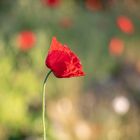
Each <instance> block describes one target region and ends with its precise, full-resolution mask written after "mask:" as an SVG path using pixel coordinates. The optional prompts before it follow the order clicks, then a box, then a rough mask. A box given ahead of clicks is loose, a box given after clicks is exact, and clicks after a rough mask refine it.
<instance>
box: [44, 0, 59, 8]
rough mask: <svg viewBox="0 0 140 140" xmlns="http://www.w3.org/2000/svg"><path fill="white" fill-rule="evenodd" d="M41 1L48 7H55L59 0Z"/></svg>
mask: <svg viewBox="0 0 140 140" xmlns="http://www.w3.org/2000/svg"><path fill="white" fill-rule="evenodd" d="M42 2H43V4H44V5H46V6H49V7H57V6H58V5H59V4H60V0H42Z"/></svg>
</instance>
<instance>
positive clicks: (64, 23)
mask: <svg viewBox="0 0 140 140" xmlns="http://www.w3.org/2000/svg"><path fill="white" fill-rule="evenodd" d="M59 24H60V26H61V27H63V28H70V27H71V26H72V25H73V22H72V19H70V18H68V17H65V18H62V19H61V20H60V23H59Z"/></svg>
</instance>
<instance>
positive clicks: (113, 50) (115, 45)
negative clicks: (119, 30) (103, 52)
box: [109, 38, 124, 56]
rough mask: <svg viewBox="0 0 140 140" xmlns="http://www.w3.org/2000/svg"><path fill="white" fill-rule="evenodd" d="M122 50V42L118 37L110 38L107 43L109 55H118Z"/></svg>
mask: <svg viewBox="0 0 140 140" xmlns="http://www.w3.org/2000/svg"><path fill="white" fill-rule="evenodd" d="M123 51H124V42H123V41H122V40H121V39H119V38H112V39H111V41H110V44H109V52H110V54H111V55H114V56H120V55H121V54H122V53H123Z"/></svg>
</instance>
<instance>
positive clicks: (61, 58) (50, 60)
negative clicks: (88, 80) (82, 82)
mask: <svg viewBox="0 0 140 140" xmlns="http://www.w3.org/2000/svg"><path fill="white" fill-rule="evenodd" d="M45 63H46V66H47V67H48V68H50V69H51V70H52V72H53V73H54V75H55V76H56V77H58V78H69V77H77V76H84V72H83V71H82V65H81V63H80V60H79V58H78V57H77V56H76V54H74V53H73V52H72V51H71V50H70V49H69V48H68V47H67V45H62V44H61V43H60V42H58V41H57V39H56V38H55V37H53V39H52V43H51V47H50V49H49V52H48V56H47V58H46V61H45Z"/></svg>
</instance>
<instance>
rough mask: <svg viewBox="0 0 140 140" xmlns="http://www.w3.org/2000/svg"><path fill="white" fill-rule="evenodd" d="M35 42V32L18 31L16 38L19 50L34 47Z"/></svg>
mask: <svg viewBox="0 0 140 140" xmlns="http://www.w3.org/2000/svg"><path fill="white" fill-rule="evenodd" d="M35 42H36V37H35V34H34V33H33V32H31V31H23V32H20V34H19V35H18V38H17V43H18V46H19V47H20V49H21V50H24V51H26V50H28V49H30V48H32V47H34V45H35Z"/></svg>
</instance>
